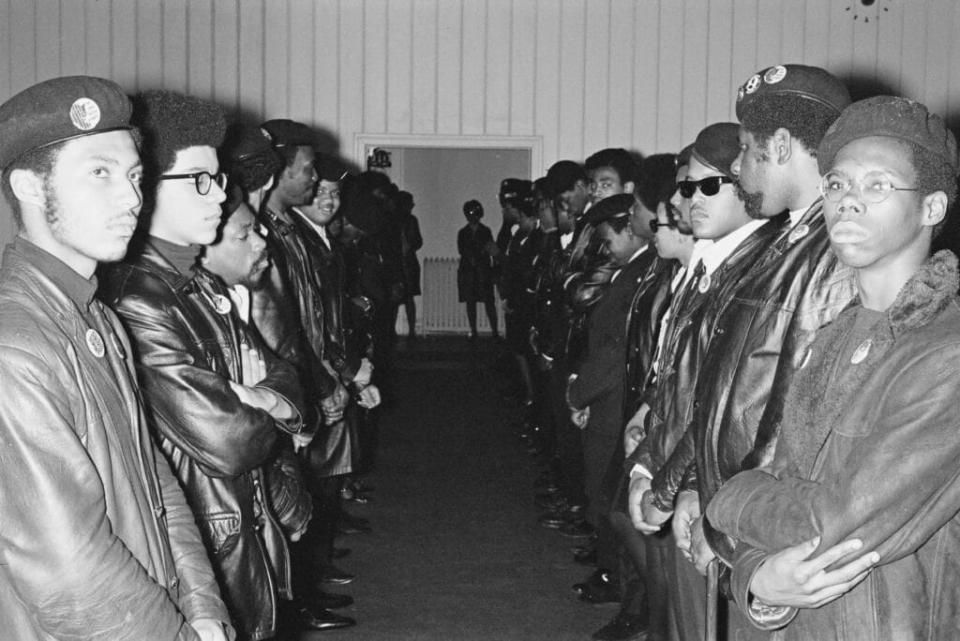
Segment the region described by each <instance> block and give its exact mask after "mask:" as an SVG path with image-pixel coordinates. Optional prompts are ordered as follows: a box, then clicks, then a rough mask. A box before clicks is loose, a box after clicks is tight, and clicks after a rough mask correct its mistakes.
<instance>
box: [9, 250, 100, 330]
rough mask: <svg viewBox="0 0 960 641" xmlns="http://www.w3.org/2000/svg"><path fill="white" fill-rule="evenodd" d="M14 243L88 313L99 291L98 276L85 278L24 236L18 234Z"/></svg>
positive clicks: (34, 264) (81, 309)
mask: <svg viewBox="0 0 960 641" xmlns="http://www.w3.org/2000/svg"><path fill="white" fill-rule="evenodd" d="M13 245H14V247H16V248H17V249H18V250H19V251H20V252H22V253H23V255H24V257H25V258H26V259H27V260H28V261H30V264H32V265H33V266H34V267H36V268H37V269H39V270H40V272H41V273H43V274H44V275H45V276H46V277H47V278H49V279H50V280H51V281H53V284H54V285H56V286H57V287H58V288H59V289H61V290H62V291H63V293H64V294H66V295H67V297H68V298H69V299H70V300H71V301H73V303H74V305H76V306H77V307H78V308H79V309H80V311H82V312H83V313H84V314H86V312H87V308H88V307H89V306H90V303H91V302H93V295H94V294H95V293H96V292H97V277H96V276H91V277H90V278H84V277H83V276H81V275H80V274H79V273H77V272H76V271H75V270H74V269H73V268H72V267H70V265H68V264H66V263H65V262H63V261H62V260H60V259H59V258H57V257H56V256H54V255H53V254H51V253H50V252H48V251H47V250H45V249H42V248H41V247H38V246H37V245H34V244H33V243H31V242H30V241H29V240H27V239H26V238H24V237H22V236H17V238H16V239H15V240H14V241H13Z"/></svg>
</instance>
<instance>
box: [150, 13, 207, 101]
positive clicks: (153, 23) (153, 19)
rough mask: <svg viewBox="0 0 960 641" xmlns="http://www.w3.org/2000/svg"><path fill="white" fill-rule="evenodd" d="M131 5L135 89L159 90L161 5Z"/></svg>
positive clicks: (161, 48) (160, 71)
mask: <svg viewBox="0 0 960 641" xmlns="http://www.w3.org/2000/svg"><path fill="white" fill-rule="evenodd" d="M131 4H132V5H133V7H134V8H135V10H136V25H137V41H136V42H137V44H136V52H137V56H136V59H137V78H136V81H137V88H138V89H159V88H161V87H163V5H162V4H161V3H159V2H154V1H153V0H136V3H131ZM208 60H209V58H208ZM201 97H204V98H206V97H207V96H206V95H203V94H201Z"/></svg>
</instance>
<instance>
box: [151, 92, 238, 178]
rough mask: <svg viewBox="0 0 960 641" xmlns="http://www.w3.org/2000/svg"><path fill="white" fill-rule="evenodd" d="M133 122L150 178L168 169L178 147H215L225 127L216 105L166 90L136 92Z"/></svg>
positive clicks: (224, 120)
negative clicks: (141, 145) (140, 139)
mask: <svg viewBox="0 0 960 641" xmlns="http://www.w3.org/2000/svg"><path fill="white" fill-rule="evenodd" d="M133 123H134V124H135V125H136V126H137V127H139V128H140V131H141V132H142V134H143V149H142V150H141V156H142V157H143V162H144V168H145V169H146V171H147V172H149V173H150V174H153V176H154V177H156V176H158V175H160V174H162V173H164V172H165V171H168V170H169V169H170V168H171V167H172V166H173V164H174V162H176V159H177V152H179V151H181V150H182V149H187V148H189V147H197V146H206V147H214V148H216V147H219V146H220V145H221V143H223V138H224V135H225V133H226V129H227V121H226V118H225V117H224V114H223V109H221V108H220V106H219V105H217V104H214V103H212V102H208V101H206V100H201V99H200V98H196V97H194V96H185V95H183V94H180V93H176V92H174V91H166V90H156V91H145V92H143V93H141V94H138V95H137V96H136V97H135V98H134V99H133Z"/></svg>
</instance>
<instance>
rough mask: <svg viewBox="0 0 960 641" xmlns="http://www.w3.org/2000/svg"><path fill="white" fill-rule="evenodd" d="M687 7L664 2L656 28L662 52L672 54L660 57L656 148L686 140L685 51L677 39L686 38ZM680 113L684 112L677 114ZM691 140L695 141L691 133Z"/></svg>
mask: <svg viewBox="0 0 960 641" xmlns="http://www.w3.org/2000/svg"><path fill="white" fill-rule="evenodd" d="M683 17H684V7H683V5H681V4H679V3H668V2H664V3H661V5H660V19H659V21H658V22H657V29H658V30H659V32H660V53H661V54H663V53H664V52H665V51H666V50H669V51H670V53H671V54H676V55H660V56H659V57H658V60H659V64H658V69H657V71H658V74H659V86H658V87H657V146H656V148H657V149H669V148H670V147H671V145H674V146H680V145H682V144H685V143H674V142H673V141H676V140H686V138H685V137H684V135H683V130H682V122H681V120H682V113H683V111H682V110H683V104H684V102H685V100H684V96H683V58H684V55H685V52H684V51H683V50H682V47H681V50H680V51H679V52H677V51H676V47H675V46H674V43H677V42H683ZM677 114H681V117H680V118H678V117H677ZM688 142H693V138H692V137H691V138H690V140H689V141H688Z"/></svg>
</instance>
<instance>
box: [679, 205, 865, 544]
mask: <svg viewBox="0 0 960 641" xmlns="http://www.w3.org/2000/svg"><path fill="white" fill-rule="evenodd" d="M855 293H856V285H855V282H854V278H853V271H852V270H851V269H849V268H847V267H845V266H844V265H843V264H841V263H840V262H839V261H838V260H837V258H836V255H835V254H834V253H833V251H832V250H831V249H830V239H829V235H828V233H827V228H826V224H825V223H824V220H823V214H822V203H821V201H819V200H818V201H816V202H815V203H814V204H813V205H811V206H810V208H809V209H808V210H807V211H806V213H804V215H803V216H802V218H801V220H800V221H798V223H797V224H796V225H794V226H793V227H792V228H790V229H789V230H785V231H784V232H782V233H781V235H780V236H779V237H778V238H777V239H775V240H774V241H773V243H772V244H771V245H770V247H769V248H768V249H767V251H765V252H764V253H763V254H762V255H761V256H760V258H759V259H757V261H756V263H755V264H754V266H753V267H752V268H751V270H750V273H749V275H748V276H747V277H746V278H745V279H744V280H743V282H741V283H740V285H739V286H737V287H736V289H735V290H734V291H732V293H731V294H730V295H729V296H728V297H727V300H725V301H723V304H724V307H723V309H722V310H720V312H719V314H718V315H717V317H716V320H715V322H714V329H713V337H712V339H711V342H710V348H709V350H708V352H707V353H706V355H705V357H704V360H703V365H702V368H703V371H704V372H706V373H708V375H706V376H701V377H700V378H699V379H698V383H697V390H696V399H697V406H696V408H695V410H694V416H693V421H692V428H693V430H694V432H693V433H694V434H695V435H696V438H697V448H696V454H697V476H698V485H699V490H700V500H701V503H702V504H703V505H704V506H706V505H707V503H708V502H709V500H710V498H711V497H712V496H713V495H714V494H715V493H716V491H717V490H718V489H719V488H720V486H721V485H722V484H723V483H724V482H725V481H726V480H727V479H729V478H731V477H732V476H733V475H734V474H736V473H737V472H740V471H741V470H745V469H752V468H755V467H759V466H761V465H765V464H767V463H769V461H770V458H771V456H772V453H773V449H774V447H775V445H776V439H777V435H778V434H779V429H780V418H781V414H782V410H783V402H784V399H785V398H786V393H787V390H788V389H789V386H790V382H791V380H792V378H793V373H794V371H796V369H797V368H798V367H799V366H800V364H801V363H800V362H799V361H801V360H802V359H803V356H804V354H805V353H806V351H807V348H808V347H809V346H810V344H811V343H812V341H813V339H814V337H815V335H816V332H817V330H818V329H820V328H821V327H823V326H824V325H826V324H827V323H829V322H831V321H832V320H833V319H834V318H836V317H837V315H839V313H840V312H841V311H842V310H843V309H844V308H845V307H846V306H847V305H848V304H849V303H850V301H851V300H852V299H853V297H854V295H855ZM704 529H705V531H706V532H707V536H708V540H710V542H711V545H713V544H714V543H716V544H717V545H720V546H722V545H724V543H725V541H724V539H723V537H718V536H714V535H712V534H711V532H710V531H709V530H710V528H709V527H708V525H707V524H706V523H705V528H704ZM720 556H721V557H724V558H729V552H728V551H724V553H722V554H720Z"/></svg>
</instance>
